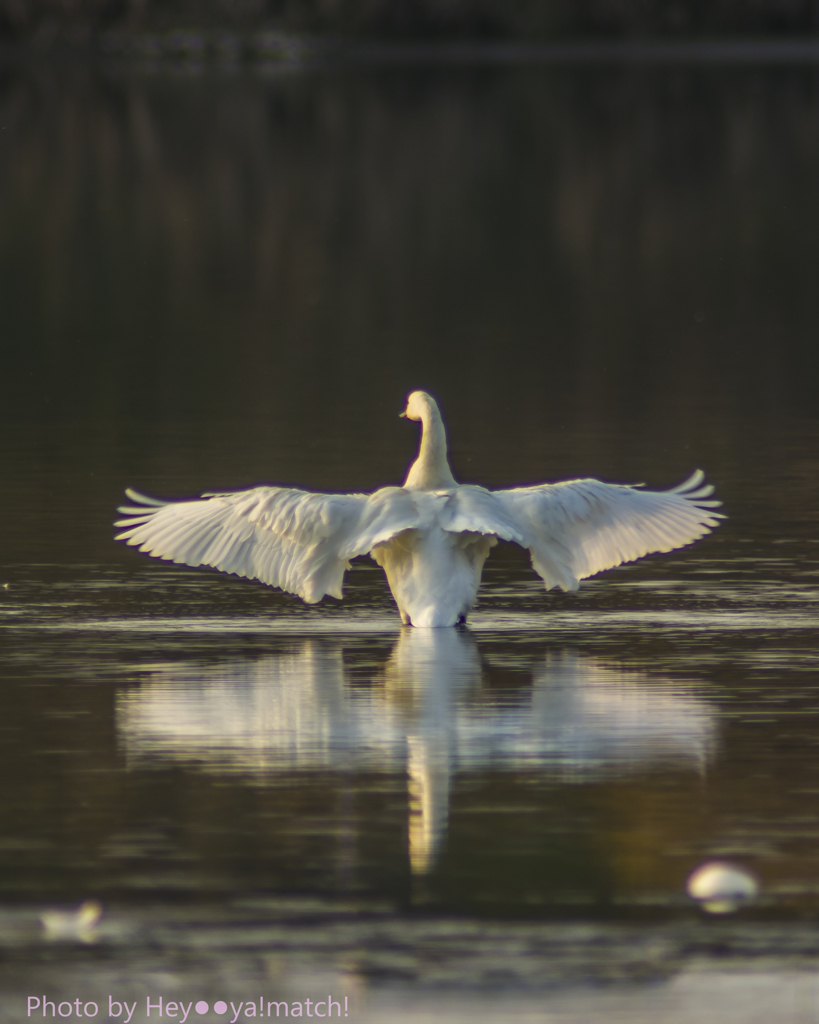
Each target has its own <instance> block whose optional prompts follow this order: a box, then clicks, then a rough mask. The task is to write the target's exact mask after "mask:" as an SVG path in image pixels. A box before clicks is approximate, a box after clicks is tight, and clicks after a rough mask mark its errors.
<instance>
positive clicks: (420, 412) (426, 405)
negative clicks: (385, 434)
mask: <svg viewBox="0 0 819 1024" xmlns="http://www.w3.org/2000/svg"><path fill="white" fill-rule="evenodd" d="M436 408H437V406H436V405H435V399H434V398H433V397H432V395H428V394H427V393H426V391H413V392H412V394H411V395H410V396H409V397H408V398H407V407H406V409H405V410H404V411H403V412H402V413H401V414H400V415H401V416H403V417H404V418H405V419H408V420H422V419H423V418H424V415H425V413H428V412H429V411H430V409H436Z"/></svg>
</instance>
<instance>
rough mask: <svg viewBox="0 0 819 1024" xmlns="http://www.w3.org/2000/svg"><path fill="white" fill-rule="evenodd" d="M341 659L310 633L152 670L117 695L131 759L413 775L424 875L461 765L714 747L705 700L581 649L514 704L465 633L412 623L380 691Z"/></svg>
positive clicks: (499, 766)
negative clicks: (296, 644) (238, 654)
mask: <svg viewBox="0 0 819 1024" xmlns="http://www.w3.org/2000/svg"><path fill="white" fill-rule="evenodd" d="M342 655H343V642H342V643H329V642H323V641H319V640H309V641H307V642H306V643H304V645H303V646H301V647H300V648H299V649H298V650H297V651H295V652H293V653H290V654H280V655H275V656H269V657H265V658H261V659H257V660H253V661H251V660H244V659H241V660H240V659H236V660H230V661H225V662H221V663H217V664H213V665H201V664H189V663H188V664H184V665H171V664H165V665H158V666H154V667H153V668H152V670H151V677H150V679H149V680H148V681H146V682H145V683H144V684H143V685H142V686H141V687H139V688H138V689H136V690H130V691H126V692H124V693H123V694H122V695H121V696H120V697H119V698H118V706H117V721H118V727H119V731H120V735H121V737H122V740H123V742H124V745H125V749H126V752H127V755H128V757H129V759H131V760H132V761H140V760H142V759H144V758H145V757H149V758H156V757H157V756H160V757H170V758H183V759H185V760H191V759H196V760H199V761H202V762H204V763H206V764H207V765H208V766H209V767H210V768H212V769H215V770H219V769H222V770H224V769H225V768H227V767H235V768H241V769H245V770H250V771H263V770H271V769H272V770H292V769H321V768H324V769H345V770H350V769H352V770H359V771H360V770H366V771H386V772H395V771H400V770H405V771H406V772H407V774H408V776H409V796H410V800H409V804H410V815H409V854H410V863H411V866H412V869H413V871H414V872H416V873H423V872H425V871H427V870H429V868H430V867H431V866H432V864H433V863H434V861H435V858H436V855H437V853H438V851H439V848H440V845H441V840H442V837H443V835H444V833H445V830H446V825H447V819H448V809H449V791H450V780H451V778H452V775H453V773H454V772H455V771H470V770H475V769H478V768H480V769H486V768H487V767H489V768H491V769H494V770H500V771H502V770H504V769H510V768H514V769H520V770H523V769H525V770H529V771H531V770H533V769H534V770H540V771H544V770H546V771H549V772H550V773H551V774H558V775H560V776H561V777H563V778H566V779H568V780H571V779H573V778H578V779H583V780H585V779H588V778H589V777H590V776H593V775H597V774H601V773H604V774H610V773H616V774H621V773H623V772H628V771H633V770H636V769H638V768H640V767H644V766H645V765H646V763H648V762H654V761H665V762H668V761H674V762H676V763H678V764H682V765H684V766H687V767H689V768H700V767H701V766H702V765H703V764H704V763H705V761H706V760H707V757H708V755H709V752H710V750H711V748H712V746H713V742H714V735H715V726H714V719H713V715H712V713H711V711H710V709H709V707H708V705H707V704H706V703H705V702H703V701H702V700H700V699H698V698H696V697H694V696H692V695H690V694H686V693H684V692H682V693H680V692H677V693H673V692H669V690H668V687H667V686H666V685H663V684H662V683H658V682H657V681H654V682H651V681H649V680H648V679H646V678H645V677H642V676H640V675H639V674H637V673H630V672H624V671H621V670H618V669H613V668H608V667H604V666H602V665H601V664H599V663H598V662H597V661H595V660H594V659H592V658H586V657H582V656H578V655H576V654H574V653H568V654H563V655H558V656H554V655H551V656H547V657H546V659H545V661H542V662H540V663H539V664H538V665H537V667H536V668H535V671H534V673H533V684H532V687H531V689H528V690H525V691H523V693H521V691H517V690H516V691H515V694H514V696H515V698H516V699H515V700H510V699H509V698H508V696H507V697H506V699H504V700H498V699H496V698H495V697H494V696H493V692H492V689H491V687H489V686H487V679H488V674H487V673H486V672H485V671H484V669H483V667H482V664H481V658H480V654H479V650H478V646H477V644H476V642H475V640H474V638H473V637H472V636H471V635H470V634H469V633H467V632H464V631H461V630H451V629H447V630H443V629H440V630H438V629H435V630H416V629H405V630H403V631H402V633H401V636H400V637H399V639H398V641H397V643H396V644H395V647H394V648H393V651H392V653H391V656H390V658H389V660H388V661H387V663H386V666H385V667H384V668H383V670H382V671H381V673H380V674H379V675H378V676H377V677H376V678H375V679H374V680H373V683H374V685H373V686H371V687H365V688H361V687H351V686H349V685H348V682H347V677H346V672H345V667H344V662H343V657H342Z"/></svg>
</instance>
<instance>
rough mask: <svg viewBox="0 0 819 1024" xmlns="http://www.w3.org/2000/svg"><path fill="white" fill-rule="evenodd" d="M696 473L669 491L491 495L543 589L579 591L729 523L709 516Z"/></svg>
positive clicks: (573, 486)
mask: <svg viewBox="0 0 819 1024" xmlns="http://www.w3.org/2000/svg"><path fill="white" fill-rule="evenodd" d="M704 479H705V475H704V474H703V472H702V471H701V470H699V469H698V470H697V471H696V472H695V473H694V474H693V475H692V476H691V477H690V478H689V479H688V480H686V481H685V482H684V483H681V484H680V485H679V486H677V487H674V488H672V489H671V490H670V491H644V490H642V489H641V488H640V487H637V486H625V485H620V484H604V483H601V482H600V481H599V480H567V481H566V482H565V483H559V484H541V485H540V486H537V487H518V488H515V489H514V490H510V491H493V492H492V495H493V497H494V498H496V499H497V500H498V501H499V502H500V503H501V505H502V506H503V508H504V510H505V511H506V514H507V516H508V517H509V518H510V519H512V520H514V521H515V522H516V523H517V524H518V530H519V532H520V533H521V535H522V536H523V546H524V547H528V548H529V550H530V552H531V555H532V565H533V567H534V569H535V570H536V572H538V573H539V574H540V576H541V577H542V578H543V580H544V582H545V584H546V589H547V590H550V589H551V588H552V587H561V588H562V589H563V590H576V589H577V587H578V580H582V579H585V578H586V577H587V576H593V575H594V574H595V573H597V572H601V571H602V570H603V569H611V568H612V567H613V566H615V565H621V564H622V563H623V562H631V561H633V560H634V559H635V558H642V556H643V555H648V554H650V553H652V552H655V551H673V550H674V548H680V547H683V546H684V545H685V544H690V543H691V542H692V541H695V540H698V539H699V538H700V537H703V536H705V534H707V533H709V532H710V531H711V530H712V529H713V528H714V527H715V526H717V525H718V523H719V520H720V519H724V518H725V517H724V516H722V515H720V513H719V512H714V511H712V510H713V509H714V508H717V507H718V506H719V505H721V504H722V502H720V501H709V500H707V499H708V498H709V496H710V495H711V494H713V492H714V488H713V487H712V486H711V485H710V484H706V485H705V486H703V480H704Z"/></svg>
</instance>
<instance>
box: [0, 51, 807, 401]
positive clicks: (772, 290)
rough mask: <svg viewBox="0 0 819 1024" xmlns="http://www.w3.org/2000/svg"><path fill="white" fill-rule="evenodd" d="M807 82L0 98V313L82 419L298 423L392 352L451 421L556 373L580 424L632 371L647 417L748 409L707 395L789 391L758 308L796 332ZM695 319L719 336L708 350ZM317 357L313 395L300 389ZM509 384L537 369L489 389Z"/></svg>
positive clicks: (142, 83) (413, 86) (751, 78)
mask: <svg viewBox="0 0 819 1024" xmlns="http://www.w3.org/2000/svg"><path fill="white" fill-rule="evenodd" d="M811 81H812V74H811V72H809V71H803V70H798V69H791V70H789V71H781V72H778V73H773V72H771V73H765V72H749V71H742V70H736V69H733V70H731V71H729V72H718V71H714V70H709V71H702V70H699V71H693V70H691V69H680V68H677V69H674V70H671V71H667V70H665V71H664V70H660V71H656V70H655V71H648V70H644V71H635V70H631V71H622V70H621V71H616V70H606V71H600V70H598V71H593V70H592V71H590V70H588V69H586V70H585V71H582V72H568V71H564V72H560V73H557V72H548V73H547V72H543V73H541V72H537V71H531V70H530V71H513V72H509V71H498V70H494V71H487V70H472V71H457V72H455V71H446V70H442V69H438V70H431V71H428V72H425V73H420V74H419V73H409V72H390V73H378V74H375V73H373V74H365V73H362V72H356V71H347V72H345V73H343V74H333V75H305V76H302V77H299V76H296V77H290V78H287V79H279V80H274V81H273V82H269V83H266V84H259V83H256V82H252V81H250V82H249V81H247V80H245V79H239V80H237V81H235V82H232V81H222V82H218V83H215V84H214V83H213V82H210V83H208V84H203V83H202V82H201V81H197V80H193V81H187V82H185V81H181V82H180V81H176V80H173V79H170V80H169V79H168V78H164V79H159V80H156V81H150V80H147V79H142V80H139V79H132V80H130V81H128V80H107V81H104V82H98V83H92V81H91V80H90V79H88V78H83V76H81V75H79V76H76V77H74V78H73V79H71V80H70V81H67V82H66V81H63V80H60V79H57V78H48V77H43V78H40V79H36V80H31V79H28V80H25V81H18V82H13V83H11V84H7V86H6V90H5V94H4V97H3V102H2V116H3V123H4V125H5V130H4V131H3V133H2V135H3V138H2V141H0V145H2V146H3V147H4V148H5V154H4V157H5V158H4V160H3V164H4V169H3V179H4V180H3V182H2V185H3V188H2V195H3V200H2V205H0V222H1V223H2V226H3V232H2V239H3V241H2V246H3V251H2V252H0V259H2V261H3V266H4V274H3V280H4V282H5V283H4V286H3V288H4V301H3V305H4V308H5V309H6V310H10V311H14V312H7V314H6V316H7V317H13V316H14V315H15V314H16V316H18V317H20V318H24V319H26V320H30V329H31V330H34V331H35V332H36V333H37V334H39V338H35V342H36V343H37V345H38V346H41V347H42V348H43V349H44V351H45V352H46V353H48V355H49V356H50V358H51V359H52V360H55V361H58V362H60V361H63V363H64V369H65V370H67V371H68V372H76V370H78V369H81V370H82V372H83V373H84V374H90V375H92V376H93V375H96V376H97V377H98V378H99V377H101V375H102V374H104V373H108V372H110V371H111V369H112V368H113V369H114V370H115V372H116V373H117V374H119V375H120V380H119V389H118V390H119V392H120V393H119V394H114V395H112V394H111V391H110V389H109V390H108V391H107V392H106V393H105V395H104V396H97V397H96V398H95V401H97V402H99V403H105V402H109V403H110V402H114V403H116V402H122V403H127V402H128V397H129V395H130V394H132V393H133V391H134V389H135V386H136V385H137V384H139V385H141V386H142V387H143V388H145V389H147V390H148V391H149V392H150V397H151V401H152V402H154V403H156V404H157V405H158V406H159V407H162V408H166V407H170V406H172V405H173V404H174V403H177V402H179V401H180V396H179V392H178V388H177V387H176V386H171V382H173V384H174V385H175V383H176V379H177V378H178V377H181V376H182V375H183V374H184V375H185V377H184V379H185V380H186V382H187V384H188V387H187V389H186V390H187V397H185V398H184V399H183V400H184V401H187V402H189V403H191V402H193V403H196V402H197V401H198V402H200V403H201V402H202V401H203V400H206V394H205V392H209V391H212V390H213V389H214V388H217V387H218V388H219V389H220V392H221V393H222V394H223V395H225V396H226V397H228V400H229V401H231V402H233V403H235V402H236V401H237V398H236V397H235V396H236V395H239V394H241V396H242V401H243V402H247V401H248V400H251V401H256V400H258V401H262V400H263V399H264V400H266V399H267V398H268V397H269V396H270V394H271V393H272V394H274V395H276V396H277V398H279V399H280V400H282V401H285V402H293V400H294V398H296V399H299V398H301V397H303V396H304V394H305V393H307V391H308V388H313V389H314V388H315V386H316V385H317V386H318V387H319V389H320V390H321V392H322V393H324V394H326V395H327V399H328V402H329V403H330V406H332V405H333V402H334V401H335V399H334V398H333V394H334V393H335V392H336V391H337V389H338V385H339V383H340V382H342V381H343V382H345V383H346V382H350V383H352V382H353V381H354V382H355V383H356V386H359V387H360V386H366V385H367V384H374V383H376V382H377V381H378V380H383V379H385V378H387V379H388V378H389V376H390V374H391V373H394V372H397V366H398V365H401V361H402V360H404V359H406V358H407V353H408V352H410V353H414V354H415V355H414V356H411V357H410V358H417V359H418V360H419V362H420V361H422V360H423V359H424V358H426V357H429V356H431V355H432V354H433V353H434V355H435V358H436V360H438V361H439V362H445V361H446V360H447V353H451V361H450V362H451V365H450V366H449V367H448V368H447V367H445V368H444V369H443V371H442V374H443V376H444V377H445V378H447V376H448V377H451V378H453V380H454V379H457V380H459V381H463V379H464V378H466V380H467V381H468V383H469V387H467V388H461V389H460V393H461V394H462V395H463V397H462V398H461V401H462V403H464V404H467V403H470V402H475V401H478V400H480V399H481V398H482V397H483V396H484V395H485V393H486V389H487V387H489V386H490V382H491V386H492V387H494V388H498V387H504V386H509V387H511V386H514V388H515V389H516V390H522V391H523V392H524V393H526V392H527V391H530V390H534V389H537V391H538V392H541V391H542V388H543V386H544V380H545V379H546V378H547V377H548V378H549V379H552V380H553V379H555V378H556V377H559V379H560V381H561V386H560V388H559V389H554V391H553V393H552V396H551V402H553V403H557V405H558V407H559V408H560V409H563V410H565V409H566V408H570V409H572V408H573V409H576V410H577V411H578V412H582V415H583V416H584V417H587V418H590V417H594V418H600V419H601V420H602V419H606V418H607V417H609V415H610V413H611V411H612V407H615V408H616V407H617V399H618V398H619V396H620V394H621V391H622V390H623V389H626V390H627V389H628V388H630V387H634V381H633V377H634V375H635V374H636V375H637V376H638V377H639V378H640V380H641V381H645V382H649V381H650V382H651V387H650V388H648V387H647V388H646V391H650V393H651V395H652V398H651V399H647V398H644V399H642V400H643V401H653V402H657V403H662V404H663V405H664V406H665V407H666V409H668V410H670V411H671V410H673V411H678V412H679V413H680V414H681V415H685V414H686V411H687V412H689V413H693V412H694V411H695V410H696V401H697V400H696V398H695V397H692V395H697V394H699V392H700V390H701V388H702V387H703V386H706V387H707V386H708V382H707V379H709V378H714V377H715V378H716V379H717V388H716V390H717V391H719V389H720V388H721V387H722V385H727V384H728V383H729V382H730V380H731V379H732V375H735V374H740V375H741V376H742V379H743V382H744V383H745V384H746V385H749V386H750V387H751V390H750V391H748V388H740V387H737V388H729V389H728V390H729V391H730V392H731V394H732V395H737V396H742V395H743V394H746V395H747V398H748V400H753V398H754V392H753V388H754V387H757V388H762V387H765V388H766V390H769V389H768V385H769V384H770V378H771V376H773V377H777V376H784V377H787V376H788V375H792V374H794V372H795V371H796V372H798V371H799V370H800V369H804V366H803V363H802V362H800V360H804V359H805V358H807V356H804V355H802V354H801V353H800V352H799V350H798V349H797V347H796V346H797V344H798V343H797V342H796V341H794V340H793V339H792V337H791V336H790V334H788V335H783V336H782V337H781V338H780V333H781V332H782V326H781V315H780V314H781V311H782V309H783V308H787V309H788V310H789V315H791V316H793V317H794V318H795V319H796V321H797V322H798V323H799V325H800V326H802V327H804V328H805V329H809V330H811V331H812V332H813V333H815V328H816V326H817V325H816V323H815V318H816V311H815V308H814V306H813V304H812V303H811V304H809V303H810V299H809V296H810V295H811V294H812V289H810V288H807V287H805V284H806V281H807V277H806V275H812V274H813V269H812V260H813V259H814V255H815V244H816V243H815V237H816V232H815V230H814V223H815V210H816V205H817V202H818V201H817V199H816V196H817V195H819V190H818V189H817V188H816V177H817V163H816V161H817V154H816V133H815V125H816V123H817V111H816V100H815V93H814V92H813V91H812V90H811V88H810V83H811ZM785 196H787V202H785V201H784V199H783V197H785ZM763 284H764V287H763ZM695 307H696V308H695ZM718 310H719V311H721V312H722V314H723V316H724V317H729V318H730V320H731V323H732V325H733V327H732V331H731V338H729V339H727V340H726V339H725V338H722V339H721V340H720V341H719V349H720V352H719V354H715V353H714V351H713V350H714V346H715V344H716V343H717V337H716V334H715V332H717V331H718V330H722V329H723V327H722V325H720V324H717V323H714V314H715V312H716V311H718ZM697 312H700V313H702V314H704V317H705V319H704V320H703V322H701V323H698V322H696V321H695V319H694V314H695V313H697ZM670 320H674V321H675V322H677V323H678V324H679V326H678V328H677V334H675V337H674V339H673V344H672V343H670V340H669V337H668V324H669V321H670ZM34 325H37V326H36V328H35V327H34ZM226 338H229V339H230V342H231V346H232V350H231V351H232V352H234V355H233V357H232V358H231V359H226V358H225V356H226V352H225V351H224V345H225V339H226ZM443 339H447V344H446V346H442V340H443ZM558 340H559V342H560V344H555V342H556V341H558ZM569 340H570V341H571V342H572V344H571V345H568V344H566V342H567V341H569ZM772 340H777V342H778V343H780V344H779V347H778V348H777V349H776V350H771V351H768V347H767V346H768V344H769V342H771V341H772ZM499 341H503V345H500V344H499ZM740 345H741V347H742V358H741V359H736V360H735V361H732V359H731V357H732V356H736V355H738V354H739V353H738V352H734V348H735V347H736V346H740ZM135 346H138V351H139V352H140V354H141V358H140V360H139V365H138V366H135V365H134V360H133V358H132V357H133V355H134V351H135ZM612 346H614V351H616V358H614V359H606V358H605V357H606V356H607V355H608V356H612V355H613V354H614V351H613V349H612ZM760 348H762V349H764V350H765V354H766V356H767V357H768V358H766V359H765V361H764V366H761V365H759V362H758V361H757V359H756V358H755V354H756V352H757V351H758V350H759V349H760ZM780 349H781V351H780ZM466 351H468V352H469V353H470V355H471V357H472V358H471V359H469V360H467V361H464V359H463V355H464V353H465V352H466ZM202 353H206V354H210V356H211V357H212V358H211V359H210V360H208V359H207V358H202ZM318 356H320V357H321V358H322V360H323V365H324V366H326V367H327V368H328V369H330V370H332V371H333V372H332V373H327V374H326V375H325V376H326V379H324V380H322V381H319V382H316V381H315V380H314V374H313V369H312V368H313V367H314V365H315V363H314V361H315V359H316V357H318ZM376 356H377V357H376ZM518 359H519V360H521V363H522V362H525V365H527V367H529V369H530V371H533V372H530V373H529V374H526V375H522V374H521V373H520V370H519V366H520V365H521V363H518V364H517V365H514V373H513V371H512V365H513V364H515V362H516V360H518ZM157 364H161V365H162V366H163V367H165V370H166V372H165V373H164V374H157V373H154V372H153V370H152V369H151V370H150V371H149V369H148V368H149V367H151V368H152V367H153V366H155V365H157ZM142 366H145V370H141V367H142ZM227 383H229V384H232V385H234V387H235V389H236V390H235V392H234V393H233V394H231V392H230V390H229V389H228V388H227V387H226V384H227ZM197 392H201V393H197ZM769 398H770V400H773V401H776V400H777V396H776V393H773V394H771V395H769ZM734 400H735V401H742V400H743V399H742V398H736V399H734ZM525 406H526V403H525V402H522V403H520V405H519V409H518V412H517V414H516V415H519V416H522V415H524V413H523V411H522V409H523V408H525ZM637 411H638V412H639V410H637ZM632 412H634V410H632Z"/></svg>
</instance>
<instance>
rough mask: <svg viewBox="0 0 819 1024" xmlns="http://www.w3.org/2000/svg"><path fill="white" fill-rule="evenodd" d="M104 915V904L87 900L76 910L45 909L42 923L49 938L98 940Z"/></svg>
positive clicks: (80, 940) (83, 940)
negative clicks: (99, 925)
mask: <svg viewBox="0 0 819 1024" xmlns="http://www.w3.org/2000/svg"><path fill="white" fill-rule="evenodd" d="M101 917H102V904H101V903H99V902H98V901H97V900H85V901H84V902H83V903H81V904H80V905H79V906H78V907H77V909H76V910H67V911H66V910H44V911H43V913H42V914H40V923H41V924H42V926H43V930H44V931H45V936H46V938H47V939H50V940H52V941H54V940H63V941H65V940H72V939H75V940H78V941H79V942H96V941H97V937H98V936H97V925H98V924H99V920H100V918H101Z"/></svg>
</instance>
